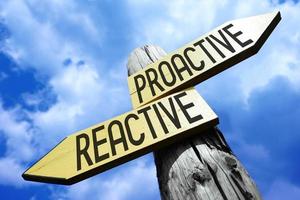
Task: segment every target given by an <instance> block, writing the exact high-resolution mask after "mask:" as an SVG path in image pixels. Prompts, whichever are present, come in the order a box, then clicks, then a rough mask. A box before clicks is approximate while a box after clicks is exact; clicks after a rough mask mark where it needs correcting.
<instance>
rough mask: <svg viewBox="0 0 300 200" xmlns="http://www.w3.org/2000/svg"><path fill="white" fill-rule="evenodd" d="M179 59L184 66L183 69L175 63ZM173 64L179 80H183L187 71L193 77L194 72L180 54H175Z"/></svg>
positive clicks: (172, 59) (172, 58)
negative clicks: (183, 75)
mask: <svg viewBox="0 0 300 200" xmlns="http://www.w3.org/2000/svg"><path fill="white" fill-rule="evenodd" d="M176 58H178V59H179V60H180V61H181V63H182V64H183V67H181V68H180V69H179V68H178V66H177V65H176V62H175V59H176ZM171 63H172V65H173V67H174V68H175V71H176V73H177V75H178V77H179V79H180V80H181V81H182V80H183V77H182V73H183V72H184V71H187V72H188V73H189V75H190V76H192V75H193V72H192V71H191V69H190V68H189V66H188V65H187V63H186V62H185V60H184V58H183V57H182V56H181V55H179V54H174V55H173V56H172V57H171Z"/></svg>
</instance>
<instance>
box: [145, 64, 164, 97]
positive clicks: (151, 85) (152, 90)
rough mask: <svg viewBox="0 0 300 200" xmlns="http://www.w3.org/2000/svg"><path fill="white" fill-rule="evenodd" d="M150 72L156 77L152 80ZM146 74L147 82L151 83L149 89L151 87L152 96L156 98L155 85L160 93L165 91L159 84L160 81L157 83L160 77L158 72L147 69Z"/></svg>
mask: <svg viewBox="0 0 300 200" xmlns="http://www.w3.org/2000/svg"><path fill="white" fill-rule="evenodd" d="M150 72H151V73H152V74H153V76H154V77H153V78H152V79H151V77H150ZM145 73H146V77H147V80H148V82H149V87H150V89H151V93H152V96H155V95H156V93H155V90H154V85H155V86H156V87H157V88H158V89H160V91H164V90H165V89H164V88H163V87H162V86H161V85H160V84H159V83H158V81H157V78H158V76H157V72H156V71H155V69H152V68H149V69H147V70H146V71H145Z"/></svg>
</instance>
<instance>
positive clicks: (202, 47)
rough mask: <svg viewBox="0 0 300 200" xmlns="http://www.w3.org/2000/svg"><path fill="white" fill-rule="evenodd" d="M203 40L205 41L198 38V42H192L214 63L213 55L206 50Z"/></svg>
mask: <svg viewBox="0 0 300 200" xmlns="http://www.w3.org/2000/svg"><path fill="white" fill-rule="evenodd" d="M203 42H205V40H203V39H202V40H199V41H198V42H196V43H194V44H193V45H194V47H196V46H197V45H198V46H199V47H200V48H201V49H202V51H204V53H205V54H206V55H207V57H208V58H209V59H210V60H211V62H212V63H216V60H215V59H214V57H212V55H211V54H210V53H209V52H208V51H207V49H206V48H205V47H204V46H203Z"/></svg>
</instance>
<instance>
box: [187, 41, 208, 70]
mask: <svg viewBox="0 0 300 200" xmlns="http://www.w3.org/2000/svg"><path fill="white" fill-rule="evenodd" d="M189 51H193V52H194V51H196V50H195V49H194V48H192V47H187V48H186V49H185V50H184V51H183V55H184V57H185V59H186V60H187V61H188V63H189V64H190V66H191V67H192V68H193V69H194V70H196V71H201V70H202V69H203V68H204V66H205V63H204V60H201V62H200V65H199V66H196V65H195V64H194V63H193V62H192V60H191V59H190V57H189V55H188V52H189Z"/></svg>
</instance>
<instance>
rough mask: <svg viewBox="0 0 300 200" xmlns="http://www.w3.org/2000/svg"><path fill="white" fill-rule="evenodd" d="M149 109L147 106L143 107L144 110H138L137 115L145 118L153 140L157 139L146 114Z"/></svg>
mask: <svg viewBox="0 0 300 200" xmlns="http://www.w3.org/2000/svg"><path fill="white" fill-rule="evenodd" d="M150 109H151V107H150V106H147V107H145V108H142V109H140V110H138V114H141V113H142V114H144V117H145V119H146V122H147V124H148V126H149V129H150V132H151V134H152V137H153V139H155V138H157V135H156V133H155V130H154V128H153V124H152V122H151V120H150V117H149V114H148V111H149V110H150Z"/></svg>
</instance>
